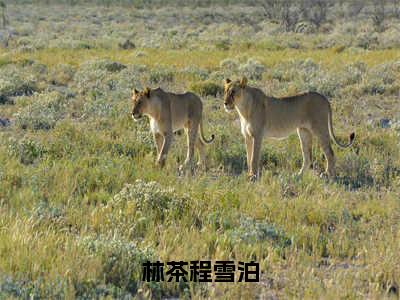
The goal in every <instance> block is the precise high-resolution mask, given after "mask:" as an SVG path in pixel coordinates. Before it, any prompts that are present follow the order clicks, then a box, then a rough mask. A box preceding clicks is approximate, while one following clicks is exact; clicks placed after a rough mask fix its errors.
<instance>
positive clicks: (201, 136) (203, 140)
mask: <svg viewBox="0 0 400 300" xmlns="http://www.w3.org/2000/svg"><path fill="white" fill-rule="evenodd" d="M199 129H200V139H201V141H202V142H203V143H204V144H210V143H212V141H213V140H214V138H215V135H214V134H211V138H210V139H209V140H207V139H206V138H205V137H204V131H203V119H201V120H200V125H199Z"/></svg>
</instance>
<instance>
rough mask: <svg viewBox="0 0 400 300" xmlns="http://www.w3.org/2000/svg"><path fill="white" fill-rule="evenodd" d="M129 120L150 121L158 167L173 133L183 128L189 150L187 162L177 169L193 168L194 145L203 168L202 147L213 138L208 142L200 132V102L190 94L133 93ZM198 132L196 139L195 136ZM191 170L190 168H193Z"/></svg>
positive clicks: (163, 161) (156, 90)
mask: <svg viewBox="0 0 400 300" xmlns="http://www.w3.org/2000/svg"><path fill="white" fill-rule="evenodd" d="M132 101H133V109H132V118H133V119H134V120H138V119H140V118H141V117H142V116H143V115H145V116H148V117H149V118H150V128H151V131H152V132H153V137H154V142H155V145H156V148H157V164H158V165H159V166H161V167H163V166H164V164H165V160H166V157H167V154H168V150H169V147H170V145H171V141H172V136H173V132H175V131H178V130H180V129H184V130H185V132H186V134H187V142H188V150H187V156H186V160H185V162H184V164H183V165H181V166H180V168H179V169H180V170H183V169H184V168H185V167H187V166H189V165H190V167H193V166H192V162H193V155H194V146H195V144H196V146H197V148H198V150H199V154H200V155H199V156H200V158H199V161H198V166H204V163H205V152H204V144H209V143H211V142H212V141H213V140H214V135H211V138H210V139H209V140H207V139H206V138H205V137H204V133H203V122H202V115H203V103H202V102H201V100H200V98H199V97H198V96H196V95H195V94H193V93H189V92H188V93H184V94H173V93H167V92H165V91H163V90H162V89H160V88H157V89H154V90H151V89H149V88H145V89H144V91H142V92H139V91H137V90H136V89H134V90H133V92H132ZM198 132H199V136H197V133H198ZM192 170H193V168H192Z"/></svg>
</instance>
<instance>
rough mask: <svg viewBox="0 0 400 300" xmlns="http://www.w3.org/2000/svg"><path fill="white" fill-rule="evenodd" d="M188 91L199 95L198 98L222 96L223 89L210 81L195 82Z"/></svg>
mask: <svg viewBox="0 0 400 300" xmlns="http://www.w3.org/2000/svg"><path fill="white" fill-rule="evenodd" d="M190 90H192V91H193V92H195V93H197V94H199V95H200V96H203V97H206V96H214V97H217V96H218V95H222V94H223V92H224V90H223V88H222V87H221V86H220V85H218V84H215V83H214V82H211V81H203V82H197V83H193V84H191V85H190Z"/></svg>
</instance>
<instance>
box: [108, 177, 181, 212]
mask: <svg viewBox="0 0 400 300" xmlns="http://www.w3.org/2000/svg"><path fill="white" fill-rule="evenodd" d="M127 202H131V203H133V204H134V206H135V209H136V210H137V211H138V212H140V214H143V216H148V215H151V214H154V215H156V216H158V217H159V218H161V219H163V217H164V216H165V215H167V214H172V215H181V214H182V213H183V210H184V209H185V208H186V207H187V204H188V200H187V198H186V197H181V196H179V195H178V194H177V193H176V192H175V190H174V189H173V188H164V187H162V186H161V185H160V184H159V183H157V182H155V181H150V182H144V181H142V180H140V179H138V180H136V181H135V183H134V184H126V185H125V186H124V188H123V189H122V190H121V191H120V192H119V193H118V194H116V195H115V196H114V197H113V198H112V200H111V201H110V202H109V204H110V205H113V206H115V205H117V206H119V205H124V204H126V203H127Z"/></svg>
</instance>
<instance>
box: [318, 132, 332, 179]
mask: <svg viewBox="0 0 400 300" xmlns="http://www.w3.org/2000/svg"><path fill="white" fill-rule="evenodd" d="M317 136H318V139H319V141H320V143H321V148H322V151H323V152H324V155H325V159H326V169H325V172H326V174H327V175H328V177H329V178H334V177H335V176H336V172H335V154H334V153H333V150H332V146H331V139H330V136H329V132H328V131H327V130H326V131H324V132H323V133H318V134H317Z"/></svg>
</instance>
